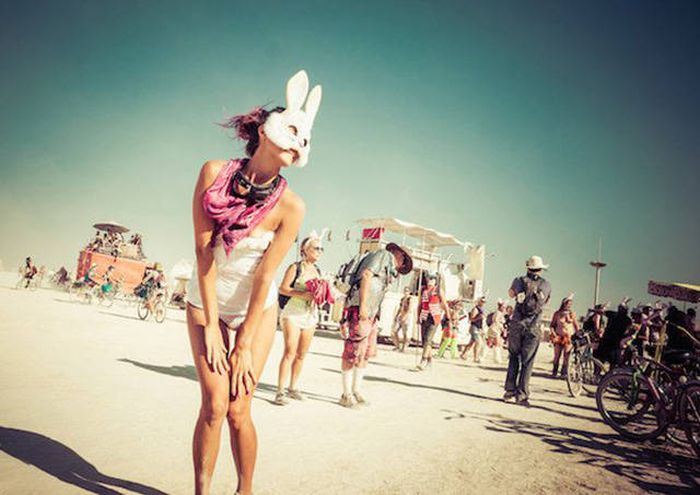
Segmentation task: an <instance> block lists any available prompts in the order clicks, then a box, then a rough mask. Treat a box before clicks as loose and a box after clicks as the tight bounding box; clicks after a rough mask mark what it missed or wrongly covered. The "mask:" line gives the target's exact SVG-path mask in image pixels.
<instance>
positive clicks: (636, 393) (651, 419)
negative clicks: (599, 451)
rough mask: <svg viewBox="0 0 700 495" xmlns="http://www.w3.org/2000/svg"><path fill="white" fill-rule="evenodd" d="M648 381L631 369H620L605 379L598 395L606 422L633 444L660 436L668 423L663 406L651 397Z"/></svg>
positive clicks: (600, 385) (600, 411) (598, 405)
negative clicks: (633, 441) (634, 441)
mask: <svg viewBox="0 0 700 495" xmlns="http://www.w3.org/2000/svg"><path fill="white" fill-rule="evenodd" d="M651 387H652V385H651V383H650V381H649V379H648V378H647V377H645V376H644V375H643V374H641V373H635V372H634V371H633V370H630V369H624V368H621V369H617V370H614V371H611V372H610V373H608V374H607V375H605V376H604V377H603V379H602V380H601V381H600V384H599V385H598V390H597V391H596V396H595V398H596V406H597V407H598V412H599V413H600V416H601V417H602V418H603V421H605V423H606V424H607V425H608V426H610V427H611V428H612V429H613V430H615V431H616V432H618V433H619V434H620V435H622V436H623V437H625V438H628V439H630V440H636V441H642V440H649V439H652V438H656V437H658V436H659V435H661V434H662V433H663V432H664V430H665V429H666V427H667V426H668V423H667V421H666V415H665V414H664V412H665V411H664V409H663V405H662V404H661V403H660V402H659V401H657V399H656V397H655V396H654V395H653V393H652V388H651Z"/></svg>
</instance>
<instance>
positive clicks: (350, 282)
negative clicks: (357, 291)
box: [334, 252, 372, 297]
mask: <svg viewBox="0 0 700 495" xmlns="http://www.w3.org/2000/svg"><path fill="white" fill-rule="evenodd" d="M371 254H372V253H371V252H370V253H364V254H356V255H355V256H353V257H352V258H350V259H349V260H348V261H347V262H346V263H343V264H342V265H340V268H338V273H337V274H336V276H335V282H334V284H335V287H336V289H338V290H339V291H340V292H341V293H343V294H345V295H346V296H347V297H350V292H351V291H352V289H353V287H354V286H355V284H356V283H357V272H358V270H359V268H360V265H361V264H362V262H363V261H365V259H366V258H367V257H368V256H369V255H371Z"/></svg>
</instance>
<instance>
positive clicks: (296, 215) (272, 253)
mask: <svg viewBox="0 0 700 495" xmlns="http://www.w3.org/2000/svg"><path fill="white" fill-rule="evenodd" d="M281 201H283V203H281V204H280V206H281V207H282V208H283V211H282V221H281V222H280V224H279V226H278V227H277V229H276V230H275V237H274V239H273V241H272V243H271V244H270V246H269V247H268V248H267V250H266V251H265V254H264V255H263V258H262V261H261V262H260V265H259V266H258V268H257V269H256V270H255V276H254V277H253V288H252V289H251V293H250V302H249V305H248V313H247V314H246V318H245V320H244V321H243V323H242V324H241V327H240V328H239V329H238V331H237V332H236V349H239V348H240V349H250V344H251V342H252V340H253V337H254V336H255V332H256V331H257V329H258V326H259V325H260V320H261V318H262V313H263V310H264V306H265V299H266V298H267V293H268V291H269V289H270V285H271V284H272V280H273V279H274V277H275V273H276V272H277V268H279V266H280V263H282V260H283V259H284V257H285V256H286V255H287V252H288V251H289V249H290V248H291V247H292V244H294V240H295V239H296V237H297V234H298V233H299V228H300V227H301V223H302V221H303V220H304V213H305V211H306V206H305V205H304V202H303V201H302V199H301V198H300V197H299V196H297V195H296V194H294V193H292V192H291V191H289V190H287V191H285V193H284V195H283V196H282V200H281Z"/></svg>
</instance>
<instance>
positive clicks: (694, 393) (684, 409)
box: [678, 382, 700, 457]
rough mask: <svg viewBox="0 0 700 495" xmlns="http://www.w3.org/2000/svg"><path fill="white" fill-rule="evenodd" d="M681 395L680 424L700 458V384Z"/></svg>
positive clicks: (692, 385)
mask: <svg viewBox="0 0 700 495" xmlns="http://www.w3.org/2000/svg"><path fill="white" fill-rule="evenodd" d="M681 394H682V395H681V397H680V399H679V401H678V413H679V419H680V423H681V426H682V428H683V430H685V436H686V438H687V439H688V442H689V443H690V446H691V447H692V448H693V451H694V452H695V455H696V456H698V457H700V383H698V382H696V383H693V384H691V385H688V386H687V387H686V388H684V389H683V391H682V392H681Z"/></svg>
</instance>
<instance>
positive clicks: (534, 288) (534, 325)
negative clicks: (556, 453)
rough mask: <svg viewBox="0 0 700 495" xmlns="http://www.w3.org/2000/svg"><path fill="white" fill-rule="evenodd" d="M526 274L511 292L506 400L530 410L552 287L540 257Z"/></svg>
mask: <svg viewBox="0 0 700 495" xmlns="http://www.w3.org/2000/svg"><path fill="white" fill-rule="evenodd" d="M525 267H526V268H527V273H526V274H525V275H523V276H521V277H516V278H515V279H514V280H513V283H512V284H511V286H510V289H508V295H509V296H510V297H511V298H514V299H515V309H514V310H513V315H512V316H511V318H510V321H509V323H508V373H507V375H506V383H505V394H504V395H503V400H505V401H506V402H510V401H515V402H517V403H518V404H521V405H523V406H526V407H527V406H529V405H530V402H529V396H530V376H531V375H532V368H533V366H534V364H535V355H536V354H537V349H538V347H539V345H540V338H541V337H542V335H541V330H540V320H541V318H542V309H543V308H544V306H545V304H547V302H548V301H549V298H550V296H551V293H552V287H551V285H550V284H549V282H548V281H547V280H545V279H544V278H543V277H542V275H541V273H542V271H543V270H546V269H547V268H549V265H545V264H544V262H543V261H542V258H541V257H539V256H531V257H530V258H529V259H528V260H527V261H526V262H525Z"/></svg>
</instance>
